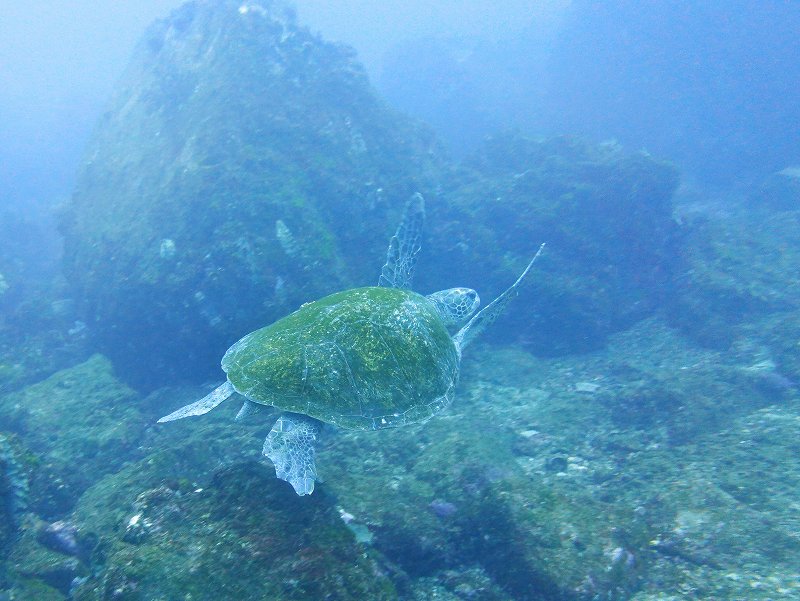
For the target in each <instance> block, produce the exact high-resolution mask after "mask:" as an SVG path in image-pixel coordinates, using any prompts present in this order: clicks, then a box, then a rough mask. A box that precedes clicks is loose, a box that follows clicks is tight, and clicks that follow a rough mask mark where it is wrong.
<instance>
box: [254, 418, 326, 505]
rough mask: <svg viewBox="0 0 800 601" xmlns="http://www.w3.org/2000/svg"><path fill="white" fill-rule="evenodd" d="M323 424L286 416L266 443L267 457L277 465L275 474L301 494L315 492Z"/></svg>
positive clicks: (276, 424) (277, 424)
mask: <svg viewBox="0 0 800 601" xmlns="http://www.w3.org/2000/svg"><path fill="white" fill-rule="evenodd" d="M321 427H322V423H321V422H319V421H317V420H315V419H314V418H312V417H308V416H306V415H301V414H299V413H283V414H281V416H280V417H279V418H278V421H276V422H275V425H274V426H272V430H270V432H269V434H268V435H267V439H266V440H265V441H264V450H263V454H264V455H266V456H267V457H269V458H270V460H271V461H272V463H273V464H274V465H275V475H276V476H277V477H278V478H280V479H281V480H286V481H287V482H288V483H289V484H291V485H292V487H293V488H294V491H295V492H296V493H297V494H298V495H300V496H303V495H310V494H311V493H312V492H314V481H315V480H317V467H316V464H315V462H314V443H315V442H316V441H317V436H318V435H319V431H320V428H321Z"/></svg>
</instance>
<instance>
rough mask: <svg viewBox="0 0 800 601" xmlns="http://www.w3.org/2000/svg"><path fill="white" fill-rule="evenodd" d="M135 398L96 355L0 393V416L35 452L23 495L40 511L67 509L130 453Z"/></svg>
mask: <svg viewBox="0 0 800 601" xmlns="http://www.w3.org/2000/svg"><path fill="white" fill-rule="evenodd" d="M136 403H137V395H136V393H134V392H133V391H132V390H131V389H130V388H128V387H127V386H125V385H124V384H122V383H120V382H119V381H118V380H117V379H116V378H115V376H114V372H113V369H112V367H111V363H110V362H109V361H108V359H106V358H104V357H102V356H100V355H95V356H93V357H92V358H90V359H89V360H88V361H86V362H85V363H82V364H80V365H77V366H75V367H73V368H70V369H65V370H62V371H60V372H57V373H56V374H54V375H53V376H51V377H49V378H48V379H46V380H44V381H43V382H40V383H38V384H33V385H31V386H28V387H27V388H25V389H23V390H21V391H19V392H16V393H13V394H9V395H6V396H4V397H2V398H0V420H2V421H3V423H5V424H8V425H9V426H10V427H11V428H12V429H13V430H14V431H15V432H16V433H17V434H18V435H19V436H20V438H21V439H22V440H23V441H24V443H25V446H26V448H27V449H28V450H29V451H30V452H31V453H32V454H34V455H35V456H36V457H37V462H36V464H37V465H36V469H35V470H34V473H33V476H32V481H31V499H32V507H33V508H34V509H35V510H36V511H37V512H38V513H39V514H40V515H42V516H49V517H53V518H55V517H58V516H60V515H63V514H64V513H65V512H68V511H69V509H70V508H71V506H72V504H73V503H74V502H75V500H76V499H77V498H78V497H79V496H80V494H81V493H82V492H83V491H84V490H85V489H86V488H88V487H89V486H90V485H91V484H92V483H93V482H95V481H96V480H97V479H98V478H99V477H101V476H102V475H103V474H107V473H110V472H113V471H115V470H117V469H119V467H120V466H121V465H122V464H123V463H124V462H125V461H127V460H128V459H129V455H130V454H131V453H134V454H135V450H136V448H137V446H138V443H139V441H140V439H141V437H142V435H143V432H144V428H145V422H144V420H143V418H142V416H141V414H140V412H139V410H138V408H137V405H136Z"/></svg>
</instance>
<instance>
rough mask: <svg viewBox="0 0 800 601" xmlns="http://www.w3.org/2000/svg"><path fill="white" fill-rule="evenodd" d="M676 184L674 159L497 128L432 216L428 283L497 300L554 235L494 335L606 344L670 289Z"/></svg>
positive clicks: (549, 344) (423, 272)
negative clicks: (469, 290) (467, 288)
mask: <svg viewBox="0 0 800 601" xmlns="http://www.w3.org/2000/svg"><path fill="white" fill-rule="evenodd" d="M677 183H678V174H677V171H676V169H675V168H674V167H673V166H672V165H671V164H669V163H665V162H663V161H658V160H656V159H654V158H652V157H650V156H649V155H647V154H645V153H630V152H626V151H624V150H623V149H621V148H620V147H619V146H618V145H616V144H612V143H607V144H601V145H591V144H588V143H586V142H583V141H581V140H577V139H572V138H553V139H550V140H535V139H531V138H527V137H524V136H520V135H515V134H504V135H498V136H495V137H492V138H490V139H488V140H487V142H486V143H485V144H484V147H483V149H482V150H481V152H479V153H478V154H477V155H476V156H474V157H473V158H472V159H471V160H470V161H468V162H467V164H466V166H465V168H464V170H463V172H462V173H461V177H460V179H459V180H458V181H456V182H453V183H452V185H451V186H448V187H447V188H446V189H445V190H444V192H443V194H442V196H443V198H444V200H445V201H446V202H441V203H439V204H438V205H437V207H434V210H433V211H432V212H435V211H436V210H437V209H438V210H440V211H441V213H439V214H433V215H431V218H430V219H429V225H428V232H429V237H430V244H429V246H430V247H431V248H429V249H427V251H426V253H425V255H424V257H423V258H422V259H421V265H420V277H419V282H420V285H421V286H423V287H424V286H425V285H426V284H427V283H428V282H431V281H433V282H441V281H449V284H448V285H451V286H454V285H459V284H460V285H467V286H471V287H474V288H476V289H478V290H479V291H480V293H481V297H482V299H483V300H484V302H488V301H489V300H491V299H492V298H493V296H495V295H496V294H498V293H499V292H500V291H502V290H503V289H504V288H505V287H506V286H508V285H509V284H510V283H511V282H513V281H514V279H515V278H516V277H517V275H518V274H519V272H520V271H521V269H522V268H523V267H524V266H525V263H526V262H527V260H528V259H529V258H530V256H531V255H532V254H533V252H534V251H535V250H536V248H537V246H538V245H539V244H540V243H541V242H547V244H548V246H547V250H546V252H545V255H544V256H543V257H542V259H541V261H540V262H539V263H537V265H536V273H535V274H534V277H532V278H531V281H532V282H531V284H529V285H526V287H525V289H524V290H523V292H522V295H521V298H520V299H519V300H517V301H515V303H514V305H512V307H511V308H510V309H509V311H508V313H507V315H505V316H504V317H503V318H502V321H501V322H499V323H498V324H497V325H496V326H495V327H494V328H493V329H492V330H491V332H490V333H489V335H490V336H493V337H495V338H496V339H497V338H500V339H505V340H506V341H508V340H515V341H517V342H521V343H523V344H524V345H525V346H526V347H527V348H528V349H529V350H531V351H533V352H535V353H537V354H540V355H542V354H563V353H569V352H579V351H585V350H589V349H593V348H598V347H600V346H602V345H603V344H604V342H605V340H606V337H607V336H608V335H609V334H610V333H612V332H615V331H619V330H622V329H625V328H627V327H629V326H630V325H631V324H633V323H635V322H636V321H637V320H639V319H641V318H642V317H645V316H647V315H650V314H652V313H653V312H654V311H655V310H656V309H657V308H658V307H659V306H660V305H661V304H662V302H663V299H664V297H665V296H666V295H667V294H669V290H670V282H671V278H672V273H673V270H674V268H675V263H676V260H675V257H676V255H677V253H676V242H677V233H678V232H677V224H676V223H675V221H674V220H673V218H672V196H673V192H674V191H675V187H676V186H677ZM432 258H433V261H435V264H434V263H431V261H432ZM454 265H455V266H457V270H458V273H459V276H458V277H459V279H460V280H461V281H454V280H453V277H452V276H450V275H449V272H452V271H454V270H453V266H454Z"/></svg>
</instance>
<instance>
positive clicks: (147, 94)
mask: <svg viewBox="0 0 800 601" xmlns="http://www.w3.org/2000/svg"><path fill="white" fill-rule="evenodd" d="M436 152H437V150H436V145H435V143H434V142H433V141H432V139H431V137H430V135H429V134H428V133H426V132H424V131H421V130H420V129H418V128H417V127H416V126H415V125H411V124H410V123H409V122H407V121H406V120H404V119H401V118H399V117H398V116H396V115H394V114H393V113H391V112H390V111H388V110H387V109H386V108H385V107H384V106H383V105H382V104H381V103H380V102H379V101H378V100H377V99H376V97H375V96H374V94H373V92H372V90H371V89H370V87H369V85H368V82H367V78H366V75H365V73H364V70H363V68H362V67H361V66H360V64H358V63H357V62H356V61H355V59H354V54H353V52H352V51H351V50H350V49H348V48H346V47H343V46H339V45H335V44H330V43H327V42H324V41H322V40H321V39H320V38H318V37H317V36H315V35H312V34H311V33H310V32H309V31H308V30H306V29H304V28H302V27H299V26H298V25H297V24H296V22H295V19H294V15H293V14H292V12H291V11H289V10H288V9H285V8H283V6H282V4H280V3H278V2H264V3H261V4H259V5H257V6H256V5H253V6H252V7H249V5H246V4H245V5H243V4H242V3H241V2H234V1H233V0H224V1H222V2H217V1H209V0H202V1H197V2H190V3H188V4H186V5H184V6H183V7H182V8H180V9H178V10H177V11H175V12H174V13H173V14H172V15H171V16H170V17H169V18H168V19H165V20H163V21H159V22H157V23H156V24H155V25H153V26H152V27H151V28H150V29H149V30H148V32H147V33H146V34H145V36H144V38H143V39H142V41H141V42H140V44H139V46H138V48H137V50H136V52H135V54H134V57H133V60H132V62H131V65H130V67H129V68H128V70H127V72H126V74H125V76H124V77H123V79H122V82H121V84H120V86H119V87H118V89H117V93H116V97H115V100H114V101H113V102H112V105H111V108H110V110H109V111H108V112H107V113H106V115H105V116H104V117H103V119H102V120H101V122H100V123H99V125H98V127H97V133H96V135H95V136H94V139H93V140H92V142H91V143H90V145H89V150H88V153H87V160H86V162H85V163H84V165H83V167H82V169H81V172H80V175H79V177H78V183H77V187H76V190H75V193H74V196H73V199H72V204H71V208H70V210H69V211H68V214H67V216H66V218H65V220H64V224H63V229H64V233H65V265H66V269H67V271H68V276H69V279H70V282H71V283H72V285H73V287H74V290H75V297H76V298H78V299H81V303H82V307H81V309H82V311H83V313H84V314H85V316H86V319H85V320H86V322H87V324H88V327H89V329H90V331H91V332H93V333H94V335H95V340H96V342H97V343H98V344H99V346H100V348H101V350H102V351H103V352H104V353H106V354H107V355H108V356H110V357H111V358H112V359H113V360H114V361H115V363H117V364H118V365H119V366H122V367H123V368H124V374H125V376H126V377H128V378H130V379H133V380H134V381H136V382H138V383H140V384H150V383H152V382H153V380H152V378H153V376H154V374H158V375H159V376H161V377H162V378H163V377H164V376H165V375H170V374H180V375H184V376H185V375H187V374H194V375H196V374H198V373H209V372H210V370H212V369H215V368H216V367H217V365H218V359H219V357H220V356H221V354H222V352H223V351H224V350H225V348H226V347H227V346H228V345H229V344H230V343H231V342H233V341H234V340H235V339H237V338H239V337H240V336H241V335H242V333H245V332H248V331H250V330H253V329H255V328H256V327H259V326H262V325H264V324H265V323H269V322H270V321H273V320H274V319H276V318H277V317H280V316H282V315H284V314H286V313H287V312H289V310H290V309H293V308H296V307H297V306H298V305H300V304H301V303H303V302H306V301H308V300H312V299H314V298H318V297H320V296H322V295H324V294H325V293H329V292H332V291H334V290H336V289H341V288H344V287H348V286H349V285H350V284H351V283H353V282H359V283H362V284H363V283H369V282H371V281H374V280H375V278H376V276H375V272H376V267H375V265H374V264H373V263H370V262H365V261H363V260H356V259H361V258H362V257H363V256H365V255H366V256H374V257H377V261H380V257H381V256H382V255H383V253H384V252H385V241H386V240H387V239H388V236H389V234H390V231H391V224H392V223H394V222H395V221H396V218H397V216H398V213H399V209H400V207H401V206H402V203H403V202H405V199H406V198H407V197H408V196H409V195H410V194H411V193H412V192H413V191H415V190H417V189H420V190H422V191H423V192H424V191H425V189H426V188H429V187H430V185H429V184H427V183H426V182H428V181H430V180H431V176H430V173H431V172H433V171H435V170H436V165H437V164H438V159H437V158H436ZM378 264H379V263H378ZM143 356H144V357H147V359H146V360H145V361H142V360H141V359H142V357H143ZM163 381H164V380H163V379H162V380H161V382H162V383H163Z"/></svg>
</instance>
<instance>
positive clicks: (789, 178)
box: [750, 166, 800, 211]
mask: <svg viewBox="0 0 800 601" xmlns="http://www.w3.org/2000/svg"><path fill="white" fill-rule="evenodd" d="M750 201H751V203H753V205H754V206H755V208H758V209H767V210H771V211H798V210H800V167H798V166H793V167H787V168H786V169H783V170H781V171H778V172H777V173H773V174H772V175H771V176H769V177H768V178H767V179H766V180H765V181H764V183H763V184H762V185H761V187H760V188H759V189H758V191H757V192H756V193H755V194H753V196H752V197H751V198H750Z"/></svg>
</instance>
